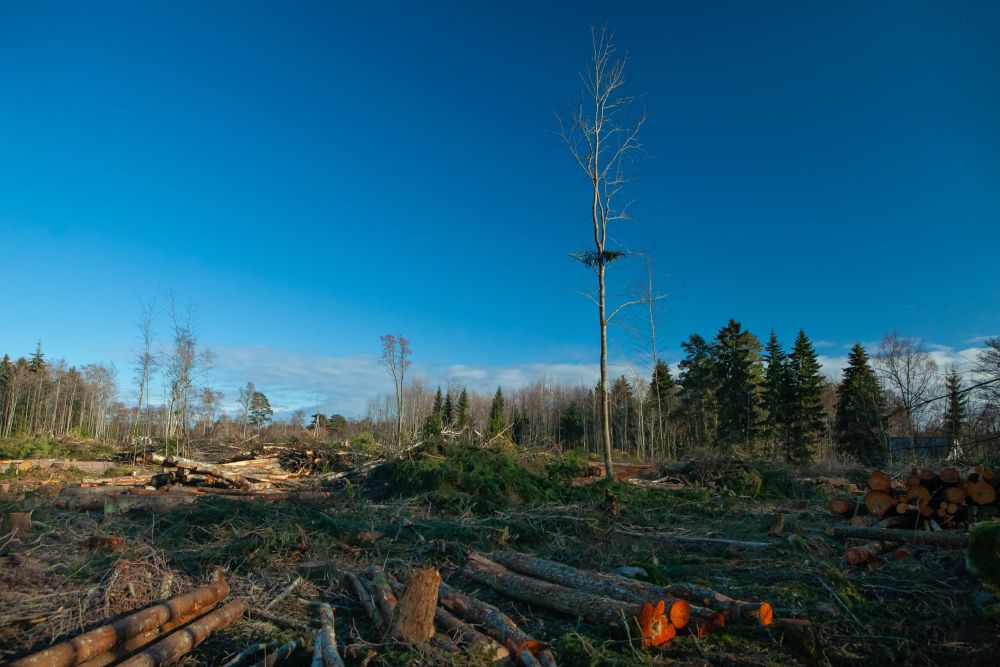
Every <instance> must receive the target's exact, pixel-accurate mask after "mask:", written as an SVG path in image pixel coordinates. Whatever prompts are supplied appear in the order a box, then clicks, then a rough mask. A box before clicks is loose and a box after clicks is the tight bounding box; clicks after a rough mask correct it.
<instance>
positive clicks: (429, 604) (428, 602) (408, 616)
mask: <svg viewBox="0 0 1000 667" xmlns="http://www.w3.org/2000/svg"><path fill="white" fill-rule="evenodd" d="M440 585H441V574H440V573H439V572H438V571H437V569H436V568H433V567H431V568H427V569H426V570H420V571H419V572H416V573H414V574H413V575H412V576H411V577H410V580H409V581H408V582H407V584H406V587H405V588H404V589H403V595H402V597H400V598H399V604H398V605H397V606H396V613H395V616H394V617H393V619H392V629H391V634H392V636H393V637H396V638H397V639H402V640H403V641H406V642H411V643H420V642H425V641H428V640H429V639H431V638H432V637H433V636H434V610H435V609H437V598H438V587H439V586H440Z"/></svg>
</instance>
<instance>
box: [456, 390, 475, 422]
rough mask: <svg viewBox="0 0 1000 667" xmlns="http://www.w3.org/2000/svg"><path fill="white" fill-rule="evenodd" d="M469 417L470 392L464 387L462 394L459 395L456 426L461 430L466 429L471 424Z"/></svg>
mask: <svg viewBox="0 0 1000 667" xmlns="http://www.w3.org/2000/svg"><path fill="white" fill-rule="evenodd" d="M471 421H472V419H471V417H469V392H468V391H467V390H466V389H465V387H462V393H461V394H459V395H458V405H456V406H455V424H457V425H458V427H459V428H460V429H464V428H465V427H466V426H468V425H469V424H470V423H471Z"/></svg>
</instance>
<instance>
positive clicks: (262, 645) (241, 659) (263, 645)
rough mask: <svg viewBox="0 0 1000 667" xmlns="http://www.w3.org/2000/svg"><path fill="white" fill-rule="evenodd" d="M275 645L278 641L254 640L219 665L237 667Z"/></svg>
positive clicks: (276, 645) (275, 646) (272, 648)
mask: <svg viewBox="0 0 1000 667" xmlns="http://www.w3.org/2000/svg"><path fill="white" fill-rule="evenodd" d="M277 647H278V642H254V643H253V644H250V645H249V646H247V647H245V648H244V649H243V650H242V651H240V652H239V653H237V654H236V655H234V656H233V657H232V658H230V659H229V660H227V661H226V662H224V663H222V666H221V667H239V666H240V665H242V664H244V663H246V662H248V661H249V660H250V658H252V657H254V656H255V655H257V654H258V653H260V652H261V651H271V650H274V649H275V648H277Z"/></svg>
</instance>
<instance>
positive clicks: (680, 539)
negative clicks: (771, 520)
mask: <svg viewBox="0 0 1000 667" xmlns="http://www.w3.org/2000/svg"><path fill="white" fill-rule="evenodd" d="M611 533H612V534H613V535H618V536H621V537H628V538H632V539H645V540H649V541H650V542H655V543H659V544H662V545H667V546H676V545H677V544H712V545H723V546H730V547H742V548H744V549H766V548H768V547H770V546H771V545H770V543H768V542H759V541H756V540H730V539H726V538H722V537H701V536H698V535H674V534H672V533H646V532H638V531H633V530H625V529H622V528H618V529H615V530H613V531H611Z"/></svg>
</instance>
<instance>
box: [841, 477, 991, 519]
mask: <svg viewBox="0 0 1000 667" xmlns="http://www.w3.org/2000/svg"><path fill="white" fill-rule="evenodd" d="M827 507H828V509H829V510H830V511H831V512H832V513H834V514H837V515H839V516H848V517H851V521H852V523H854V524H855V525H866V523H867V522H866V521H865V520H864V518H863V516H864V515H865V514H868V515H871V516H874V517H879V518H880V519H882V520H885V519H890V518H891V519H892V520H891V521H888V522H884V521H883V522H882V523H883V527H886V528H914V527H924V526H926V527H928V528H930V529H931V530H937V529H938V528H942V529H944V528H960V527H963V526H965V525H966V524H967V523H968V522H969V521H970V520H981V519H984V518H991V517H993V516H996V514H997V480H996V479H995V477H994V474H993V472H992V471H991V470H988V469H986V468H983V467H977V468H975V469H974V470H973V471H972V472H970V473H969V474H968V475H967V476H965V477H964V478H963V477H962V474H961V473H960V472H959V470H958V469H957V468H942V469H941V470H940V472H935V471H934V470H932V469H930V468H924V469H922V470H916V469H914V470H913V471H912V472H910V474H909V475H907V476H906V477H905V478H903V479H898V480H893V479H892V478H891V477H890V476H889V475H888V474H886V473H885V472H883V471H881V470H873V471H872V473H871V474H870V475H869V476H868V490H867V492H866V493H865V494H864V496H863V497H861V498H843V497H836V498H831V499H830V502H829V503H828V504H827Z"/></svg>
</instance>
